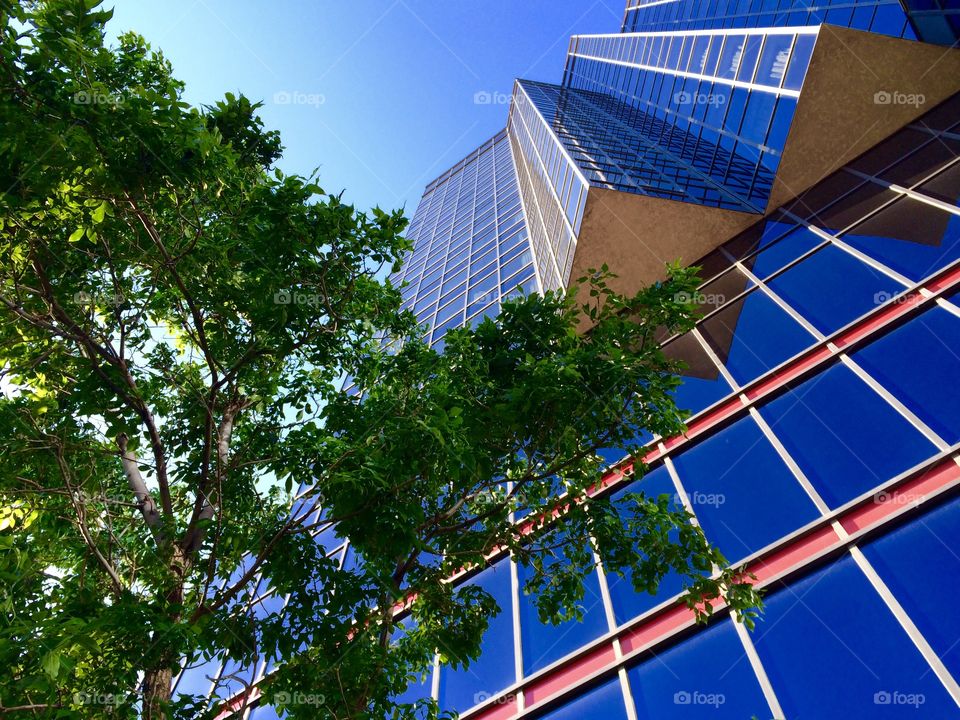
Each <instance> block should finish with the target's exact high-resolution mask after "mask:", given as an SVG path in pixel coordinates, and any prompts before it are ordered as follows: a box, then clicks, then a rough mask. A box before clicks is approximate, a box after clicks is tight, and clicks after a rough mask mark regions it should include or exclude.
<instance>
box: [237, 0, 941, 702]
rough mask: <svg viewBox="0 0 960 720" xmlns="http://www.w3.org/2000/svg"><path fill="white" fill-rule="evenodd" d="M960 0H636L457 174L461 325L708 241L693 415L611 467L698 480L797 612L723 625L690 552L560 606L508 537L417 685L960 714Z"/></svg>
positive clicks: (441, 216) (573, 698)
mask: <svg viewBox="0 0 960 720" xmlns="http://www.w3.org/2000/svg"><path fill="white" fill-rule="evenodd" d="M958 8H960V6H957V5H956V4H955V3H951V2H948V0H939V3H938V2H936V1H935V2H929V3H914V2H904V3H900V2H891V1H888V0H868V1H865V2H846V3H837V2H832V3H829V4H828V3H826V2H824V3H822V4H820V5H816V4H814V5H806V4H802V3H800V2H791V1H790V0H781V1H780V2H776V1H774V0H771V1H769V2H768V1H766V0H753V1H752V2H750V1H748V0H690V1H689V2H681V1H678V0H630V2H629V3H628V5H627V8H626V11H625V16H624V23H623V28H622V30H623V31H622V32H621V33H615V34H610V35H595V36H577V37H574V38H572V40H571V43H570V50H569V53H568V57H567V63H566V68H565V70H564V72H563V76H562V82H561V84H559V85H551V84H546V83H541V82H532V81H527V80H522V79H521V80H518V81H517V82H516V84H515V87H514V94H513V102H512V104H511V107H510V110H509V116H508V118H506V129H505V130H504V131H501V132H500V133H498V134H497V135H496V136H494V137H493V138H492V139H490V140H488V141H487V142H485V143H484V144H483V145H481V146H480V147H479V148H478V149H477V150H476V151H474V152H472V153H471V154H470V155H468V156H467V157H466V158H464V159H463V160H462V161H460V162H459V163H457V164H456V165H455V166H454V167H452V168H451V169H450V170H448V171H447V172H445V173H443V174H442V175H441V176H440V177H438V178H437V179H436V180H434V181H433V182H431V183H430V184H429V185H428V186H427V188H426V190H425V192H424V195H423V199H422V200H421V203H420V205H419V207H418V209H417V211H416V214H415V216H414V219H413V222H412V224H411V227H410V231H409V235H410V237H411V239H412V240H413V242H414V249H413V251H412V253H411V255H410V257H409V258H408V260H407V262H406V264H405V266H404V268H403V269H402V270H401V271H400V273H399V275H398V276H397V277H396V278H395V280H397V281H403V282H405V283H406V289H405V290H404V292H405V306H406V307H408V308H410V309H412V310H413V311H414V312H415V313H416V315H417V317H418V318H419V319H420V320H421V321H422V322H423V323H424V327H425V332H426V333H427V337H428V338H429V341H430V342H432V343H434V344H436V345H437V346H438V347H442V343H443V336H444V333H445V332H446V331H447V330H448V329H449V328H451V327H457V326H462V325H464V324H466V323H472V322H474V321H476V319H477V318H480V317H483V316H486V315H495V314H496V313H497V312H498V310H499V307H500V302H501V300H502V299H503V298H504V297H506V296H507V295H509V294H510V293H512V292H518V291H525V292H532V291H542V290H547V289H553V288H562V287H565V286H566V284H567V283H568V282H569V280H570V278H571V277H576V276H577V275H578V274H579V273H580V272H581V271H583V270H585V269H587V268H589V267H596V266H598V265H600V264H601V263H607V264H608V265H609V266H610V267H611V269H612V270H613V271H615V272H617V273H618V274H619V279H618V281H617V282H618V285H619V289H621V290H625V291H629V290H635V289H637V288H639V287H640V286H642V285H643V284H645V283H648V282H651V281H653V280H656V279H657V278H658V277H660V276H661V274H662V272H663V267H664V263H665V262H667V261H670V260H675V259H680V260H682V261H683V262H685V263H689V264H696V265H698V266H700V267H702V272H701V275H702V278H703V284H702V286H701V288H700V291H699V294H698V297H697V300H698V302H699V303H700V304H701V306H702V309H703V317H702V319H701V320H700V321H699V322H698V324H697V327H696V328H695V329H694V330H692V331H690V332H689V333H686V334H684V335H682V336H678V337H673V338H668V339H667V340H666V341H665V343H664V347H665V351H666V352H667V353H668V354H669V355H670V356H672V357H676V358H679V359H682V360H684V361H685V362H686V363H687V366H688V369H687V370H686V372H685V375H684V378H683V381H684V382H683V384H682V385H681V387H680V388H679V389H678V391H677V396H676V397H677V402H678V404H679V405H680V406H681V407H683V408H686V409H688V410H689V411H690V419H689V421H688V424H689V430H688V432H687V433H686V434H685V435H684V436H678V437H670V438H654V439H653V440H652V441H651V442H650V443H649V444H648V445H647V447H646V448H645V455H644V456H643V458H642V459H643V461H644V463H645V464H646V465H648V466H649V468H650V470H649V472H648V473H647V474H646V475H644V476H643V477H641V478H639V479H637V478H635V477H634V475H633V472H632V468H633V461H632V460H631V459H630V458H623V459H617V458H612V460H615V462H613V464H612V465H611V466H610V469H609V472H608V474H607V475H606V476H605V478H604V482H603V483H601V484H600V485H599V486H598V487H599V489H598V492H602V493H624V492H628V491H634V490H643V491H644V492H646V493H647V494H648V495H660V494H666V495H669V496H671V497H672V498H673V502H674V503H676V504H677V505H679V506H683V507H685V508H686V509H687V510H689V511H690V512H691V513H693V515H694V516H695V517H696V521H697V522H698V523H699V524H700V525H701V526H702V527H703V529H704V532H705V533H706V535H707V537H708V538H709V539H710V540H711V541H712V542H714V543H715V544H717V546H718V547H719V548H720V549H721V550H722V551H723V553H724V554H725V556H726V557H727V558H728V559H729V560H730V561H731V563H734V564H737V565H739V564H745V565H746V566H747V567H748V568H749V569H750V571H752V572H753V573H754V574H755V575H756V576H757V583H758V585H759V586H760V587H762V588H763V589H764V590H765V591H766V593H767V609H766V612H765V614H764V615H763V617H762V619H761V620H760V622H758V625H757V628H756V630H755V631H754V632H748V631H747V630H746V629H745V628H743V627H742V626H740V625H738V624H737V623H735V622H734V621H733V620H732V619H731V617H730V616H729V613H728V612H725V610H724V608H723V607H722V606H720V607H718V608H717V610H716V612H715V613H714V617H713V619H712V621H711V622H710V623H708V624H707V625H706V626H701V625H696V624H695V622H694V618H693V615H692V613H691V612H690V611H689V610H688V609H687V608H686V607H685V606H684V605H683V603H682V602H681V601H680V600H679V597H680V591H681V588H680V586H679V582H678V581H677V579H676V578H668V579H667V580H666V581H665V582H664V583H663V585H662V586H661V588H660V589H659V592H658V593H657V594H656V595H655V596H651V595H638V594H637V593H635V592H634V591H633V589H632V586H631V584H630V582H629V580H628V579H625V578H619V577H616V576H611V575H608V574H606V573H605V572H604V570H603V568H602V567H599V568H598V569H597V571H596V572H595V573H593V574H592V575H591V576H590V577H588V578H587V581H586V584H587V597H586V602H585V607H584V617H583V621H582V622H568V623H565V624H563V625H560V626H558V627H555V626H549V625H544V624H542V623H540V621H539V620H538V619H537V615H536V612H535V610H534V608H533V604H532V601H531V599H530V598H528V597H526V596H525V595H523V593H522V592H521V591H520V587H521V585H522V583H523V580H524V578H523V570H522V568H518V567H517V566H515V565H513V564H512V563H511V560H510V558H509V557H496V558H493V559H492V561H491V563H490V566H489V567H487V568H484V569H480V570H479V571H478V572H476V573H475V574H474V575H472V576H470V577H469V579H467V580H466V582H471V583H477V584H479V585H481V586H483V588H484V589H486V590H487V591H488V592H490V593H491V594H492V595H493V596H494V598H495V599H496V600H497V602H498V603H499V604H500V606H501V607H502V608H503V609H504V612H503V613H502V614H501V615H500V616H499V617H497V618H496V619H495V620H494V621H493V622H492V624H491V626H490V628H489V630H488V632H487V635H486V636H485V638H484V645H483V653H482V655H481V657H480V658H479V660H477V661H476V662H475V663H473V664H472V665H471V666H470V668H469V669H468V670H466V671H463V670H452V669H451V668H450V667H448V666H446V665H442V664H438V665H437V668H436V670H435V672H434V674H433V676H432V678H430V679H429V680H428V682H426V683H425V684H423V685H418V686H415V687H412V688H411V690H410V696H411V697H416V696H422V695H424V694H429V695H432V696H433V697H435V698H436V699H437V700H438V702H439V704H440V706H441V708H443V709H447V710H456V711H459V712H460V713H461V717H465V718H477V719H480V718H483V719H484V720H486V719H491V720H492V719H495V718H512V717H528V716H529V717H545V718H551V719H554V720H565V719H567V718H578V719H579V718H592V717H597V718H601V717H602V718H614V719H621V718H622V719H623V720H639V719H641V718H651V719H652V718H657V719H659V718H718V719H719V718H737V719H738V720H740V719H743V720H746V719H747V718H750V717H757V718H808V717H810V718H813V717H815V718H843V719H844V720H848V719H849V718H860V717H890V718H895V717H905V718H920V717H924V718H926V717H929V718H950V717H960V683H958V680H960V619H958V618H960V616H958V615H957V613H955V612H953V611H952V609H951V606H950V602H951V600H952V599H953V598H954V597H956V596H957V595H958V594H960V551H958V550H957V548H958V547H960V496H958V490H960V207H958V198H960V50H957V49H951V48H949V47H947V46H950V45H952V44H954V43H955V42H956V41H957V37H958V28H960V16H958V12H960V9H958ZM337 552H344V551H343V549H342V548H341V549H338V550H337ZM252 717H254V718H256V719H257V720H265V719H267V718H272V717H276V715H275V714H274V713H273V710H272V709H270V708H269V707H262V708H255V709H253V710H252Z"/></svg>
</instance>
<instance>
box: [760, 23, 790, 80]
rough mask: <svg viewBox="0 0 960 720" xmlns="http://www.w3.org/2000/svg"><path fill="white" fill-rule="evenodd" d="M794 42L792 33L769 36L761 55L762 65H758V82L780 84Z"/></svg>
mask: <svg viewBox="0 0 960 720" xmlns="http://www.w3.org/2000/svg"><path fill="white" fill-rule="evenodd" d="M792 42H793V37H792V36H790V35H768V36H767V38H766V41H765V42H764V44H763V53H762V54H761V55H760V65H759V66H758V67H757V77H756V83H757V84H759V85H772V86H774V87H779V86H780V82H781V81H782V80H783V75H784V73H785V72H786V70H787V60H788V59H789V57H790V45H791V43H792Z"/></svg>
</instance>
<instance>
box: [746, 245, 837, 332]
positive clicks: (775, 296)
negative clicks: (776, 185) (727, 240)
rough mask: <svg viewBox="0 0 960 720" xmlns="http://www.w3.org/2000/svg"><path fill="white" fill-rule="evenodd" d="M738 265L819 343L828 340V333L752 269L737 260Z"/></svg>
mask: <svg viewBox="0 0 960 720" xmlns="http://www.w3.org/2000/svg"><path fill="white" fill-rule="evenodd" d="M737 267H738V268H739V269H740V272H742V273H743V274H744V275H746V276H747V277H748V278H749V279H750V280H752V281H753V282H754V283H755V284H756V285H757V289H758V290H759V291H760V292H762V293H763V294H764V295H766V296H767V297H768V298H770V299H771V300H773V302H774V303H775V304H776V305H777V306H779V308H780V309H781V310H783V311H784V312H785V313H786V314H787V315H789V316H790V317H791V318H793V319H794V320H795V321H797V322H798V323H800V325H801V326H802V327H803V329H804V330H806V331H807V332H809V333H810V334H811V335H813V337H814V339H815V340H816V341H817V342H818V343H821V342H823V341H824V340H826V338H827V336H826V335H824V334H823V333H822V332H820V331H819V330H817V328H815V327H814V326H813V325H812V324H811V323H810V322H809V321H808V320H807V319H806V318H805V317H804V316H803V315H801V314H800V313H798V312H797V311H796V310H794V309H793V307H792V306H791V305H789V304H788V303H787V302H786V301H785V300H784V299H783V298H781V297H780V296H779V295H778V294H777V293H775V292H774V291H773V290H772V289H771V288H769V287H767V284H766V283H765V282H763V281H762V280H760V278H758V277H757V276H756V275H754V274H753V273H752V272H750V270H748V269H747V268H746V266H745V265H744V264H743V263H742V262H740V261H737Z"/></svg>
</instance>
